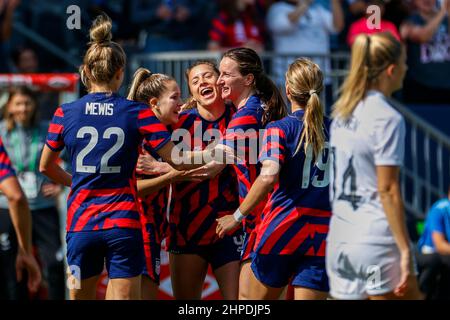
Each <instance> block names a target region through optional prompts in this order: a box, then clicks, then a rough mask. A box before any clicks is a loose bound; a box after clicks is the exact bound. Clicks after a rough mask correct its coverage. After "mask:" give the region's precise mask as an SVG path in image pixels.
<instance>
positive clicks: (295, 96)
mask: <svg viewBox="0 0 450 320" xmlns="http://www.w3.org/2000/svg"><path fill="white" fill-rule="evenodd" d="M286 84H287V86H288V89H289V96H290V99H292V100H293V101H295V102H296V103H297V104H298V105H299V106H302V107H303V108H304V110H305V113H304V115H303V130H302V133H301V135H300V139H299V142H298V144H297V148H296V150H295V154H297V153H298V152H299V151H300V149H301V147H302V145H303V146H304V152H305V153H306V152H307V149H308V147H310V146H311V147H312V150H313V153H314V158H315V159H317V157H318V156H319V155H320V153H321V152H322V149H323V148H324V145H325V133H324V129H323V106H322V103H321V101H320V98H319V95H320V93H321V92H322V90H323V74H322V71H321V70H320V68H319V66H318V65H317V64H315V63H313V62H312V61H311V60H308V59H305V58H300V59H297V60H295V61H294V62H293V63H292V64H291V65H290V66H289V69H288V71H287V72H286Z"/></svg>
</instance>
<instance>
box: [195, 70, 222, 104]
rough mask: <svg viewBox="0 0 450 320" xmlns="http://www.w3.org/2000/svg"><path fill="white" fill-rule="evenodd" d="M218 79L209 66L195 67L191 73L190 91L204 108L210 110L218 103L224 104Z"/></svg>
mask: <svg viewBox="0 0 450 320" xmlns="http://www.w3.org/2000/svg"><path fill="white" fill-rule="evenodd" d="M218 78H219V75H218V74H217V73H216V71H215V70H214V68H213V67H212V66H210V65H207V64H200V65H198V66H195V67H193V68H192V69H191V71H190V72H189V75H188V82H189V90H190V92H191V94H192V97H193V98H194V100H195V101H196V102H197V103H198V104H199V105H201V106H202V107H204V108H208V107H210V106H212V105H214V104H216V103H223V99H222V96H221V92H220V90H219V87H218V85H217V80H218Z"/></svg>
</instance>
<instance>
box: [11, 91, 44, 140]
mask: <svg viewBox="0 0 450 320" xmlns="http://www.w3.org/2000/svg"><path fill="white" fill-rule="evenodd" d="M18 94H21V95H24V96H27V97H29V98H30V99H31V100H32V101H33V104H34V109H33V111H32V115H31V118H30V124H29V125H30V127H33V126H35V125H36V123H37V118H38V117H37V98H36V94H35V92H34V91H33V90H31V89H30V88H28V87H25V86H19V87H14V88H12V89H11V90H10V91H9V97H8V100H7V101H6V103H5V105H4V106H3V119H4V121H5V122H6V130H7V131H8V132H11V130H13V129H14V128H15V127H16V123H15V122H14V119H13V116H12V114H11V113H9V110H8V109H9V107H8V106H9V104H10V103H11V101H12V99H13V97H14V96H15V95H18Z"/></svg>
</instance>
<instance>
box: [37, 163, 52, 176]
mask: <svg viewBox="0 0 450 320" xmlns="http://www.w3.org/2000/svg"><path fill="white" fill-rule="evenodd" d="M49 168H50V166H49V165H48V164H46V163H40V164H39V172H40V173H42V174H43V175H48V172H49Z"/></svg>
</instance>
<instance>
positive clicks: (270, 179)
mask: <svg viewBox="0 0 450 320" xmlns="http://www.w3.org/2000/svg"><path fill="white" fill-rule="evenodd" d="M260 178H261V182H262V183H263V184H264V186H266V187H268V188H271V189H273V188H274V187H275V185H276V184H277V182H278V175H276V174H271V175H261V176H260Z"/></svg>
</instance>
